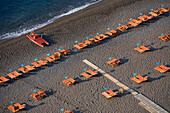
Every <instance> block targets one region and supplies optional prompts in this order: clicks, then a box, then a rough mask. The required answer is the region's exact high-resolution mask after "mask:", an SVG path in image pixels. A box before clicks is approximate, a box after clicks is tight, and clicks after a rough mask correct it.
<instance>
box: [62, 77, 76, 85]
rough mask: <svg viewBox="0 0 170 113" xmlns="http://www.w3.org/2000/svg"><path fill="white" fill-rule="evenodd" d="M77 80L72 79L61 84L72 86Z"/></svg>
mask: <svg viewBox="0 0 170 113" xmlns="http://www.w3.org/2000/svg"><path fill="white" fill-rule="evenodd" d="M77 81H78V80H74V79H73V78H69V79H66V80H63V83H65V84H66V85H68V86H70V85H72V84H75V83H76V82H77Z"/></svg>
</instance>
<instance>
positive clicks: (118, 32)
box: [109, 30, 120, 35]
mask: <svg viewBox="0 0 170 113" xmlns="http://www.w3.org/2000/svg"><path fill="white" fill-rule="evenodd" d="M109 32H112V33H115V34H116V35H119V34H120V31H115V30H110V31H109Z"/></svg>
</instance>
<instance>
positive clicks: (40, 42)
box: [26, 32, 49, 47]
mask: <svg viewBox="0 0 170 113" xmlns="http://www.w3.org/2000/svg"><path fill="white" fill-rule="evenodd" d="M31 34H32V36H30V35H26V36H27V37H28V38H29V39H30V40H31V41H33V42H34V43H35V44H37V45H39V46H41V47H44V44H46V45H49V43H48V42H47V41H46V40H44V39H43V38H42V37H40V36H38V35H37V34H35V33H33V32H31Z"/></svg>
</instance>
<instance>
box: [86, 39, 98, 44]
mask: <svg viewBox="0 0 170 113" xmlns="http://www.w3.org/2000/svg"><path fill="white" fill-rule="evenodd" d="M89 40H90V41H91V42H92V44H94V43H95V44H100V40H97V39H95V38H90V39H89Z"/></svg>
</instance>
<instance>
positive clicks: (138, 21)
mask: <svg viewBox="0 0 170 113" xmlns="http://www.w3.org/2000/svg"><path fill="white" fill-rule="evenodd" d="M131 21H132V22H134V23H136V24H140V23H142V20H136V19H133V20H131Z"/></svg>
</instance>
